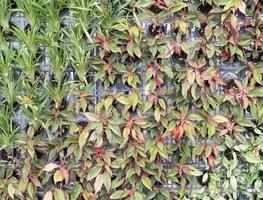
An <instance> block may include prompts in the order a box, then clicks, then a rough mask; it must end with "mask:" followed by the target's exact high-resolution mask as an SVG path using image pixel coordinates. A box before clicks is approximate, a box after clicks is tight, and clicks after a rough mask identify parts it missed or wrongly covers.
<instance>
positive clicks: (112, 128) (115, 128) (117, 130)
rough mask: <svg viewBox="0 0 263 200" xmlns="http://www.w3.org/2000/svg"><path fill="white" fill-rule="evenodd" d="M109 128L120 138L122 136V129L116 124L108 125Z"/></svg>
mask: <svg viewBox="0 0 263 200" xmlns="http://www.w3.org/2000/svg"><path fill="white" fill-rule="evenodd" d="M108 126H109V128H110V129H111V130H112V132H113V133H115V134H116V135H118V136H121V130H120V127H119V126H118V125H114V124H110V123H109V124H108Z"/></svg>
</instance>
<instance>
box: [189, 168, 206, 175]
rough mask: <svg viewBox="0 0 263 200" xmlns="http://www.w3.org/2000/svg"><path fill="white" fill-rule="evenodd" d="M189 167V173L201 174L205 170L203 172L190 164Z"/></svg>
mask: <svg viewBox="0 0 263 200" xmlns="http://www.w3.org/2000/svg"><path fill="white" fill-rule="evenodd" d="M188 168H189V172H188V174H189V175H192V176H201V175H202V174H203V172H201V171H200V170H198V169H196V168H194V167H192V166H188Z"/></svg>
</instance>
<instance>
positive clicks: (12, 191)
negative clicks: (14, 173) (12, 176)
mask: <svg viewBox="0 0 263 200" xmlns="http://www.w3.org/2000/svg"><path fill="white" fill-rule="evenodd" d="M7 191H8V195H9V196H10V197H11V198H12V199H14V194H15V192H16V189H15V188H14V186H13V185H12V184H11V183H9V184H8V187H7Z"/></svg>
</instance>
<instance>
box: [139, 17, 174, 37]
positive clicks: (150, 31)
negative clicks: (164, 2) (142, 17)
mask: <svg viewBox="0 0 263 200" xmlns="http://www.w3.org/2000/svg"><path fill="white" fill-rule="evenodd" d="M142 27H143V29H144V30H145V36H151V37H155V36H156V35H157V34H160V33H163V34H164V35H169V34H170V33H171V23H164V24H163V25H161V26H159V25H156V24H154V23H153V22H151V21H144V22H142Z"/></svg>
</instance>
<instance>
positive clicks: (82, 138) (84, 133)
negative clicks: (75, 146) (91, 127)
mask: <svg viewBox="0 0 263 200" xmlns="http://www.w3.org/2000/svg"><path fill="white" fill-rule="evenodd" d="M88 136H89V131H88V129H87V128H84V129H83V131H82V132H81V133H80V136H79V147H80V149H82V148H83V146H84V145H85V144H86V141H87V138H88Z"/></svg>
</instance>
